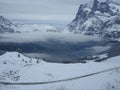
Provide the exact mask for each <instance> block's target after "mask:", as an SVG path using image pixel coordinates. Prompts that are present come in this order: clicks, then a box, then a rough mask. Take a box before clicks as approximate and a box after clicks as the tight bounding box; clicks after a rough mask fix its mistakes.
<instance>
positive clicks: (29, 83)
mask: <svg viewBox="0 0 120 90" xmlns="http://www.w3.org/2000/svg"><path fill="white" fill-rule="evenodd" d="M117 69H120V67H115V68H111V69H107V70H103V71H99V72H95V73H91V74H86V75H82V76H78V77H73V78H68V79H61V80H54V81H47V82H21V83H13V82H2V81H0V84H2V85H42V84H52V83H59V82H66V81H72V80H77V79H80V78H85V77H90V76H94V75H97V74H101V73H105V72H109V71H113V70H117Z"/></svg>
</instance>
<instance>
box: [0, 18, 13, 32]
mask: <svg viewBox="0 0 120 90" xmlns="http://www.w3.org/2000/svg"><path fill="white" fill-rule="evenodd" d="M12 26H14V24H13V23H12V22H11V21H9V20H8V19H6V18H4V17H3V16H0V33H5V32H9V33H13V32H14V30H13V29H12V28H11V27H12Z"/></svg>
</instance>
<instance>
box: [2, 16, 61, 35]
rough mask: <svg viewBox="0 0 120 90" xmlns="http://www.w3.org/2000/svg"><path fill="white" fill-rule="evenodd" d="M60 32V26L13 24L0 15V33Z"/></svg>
mask: <svg viewBox="0 0 120 90" xmlns="http://www.w3.org/2000/svg"><path fill="white" fill-rule="evenodd" d="M42 30H43V31H46V32H61V30H62V28H61V27H59V26H52V25H47V24H32V25H26V24H14V23H13V22H12V21H10V20H8V19H6V18H5V17H3V16H0V33H6V32H7V33H22V32H27V33H28V32H40V31H42Z"/></svg>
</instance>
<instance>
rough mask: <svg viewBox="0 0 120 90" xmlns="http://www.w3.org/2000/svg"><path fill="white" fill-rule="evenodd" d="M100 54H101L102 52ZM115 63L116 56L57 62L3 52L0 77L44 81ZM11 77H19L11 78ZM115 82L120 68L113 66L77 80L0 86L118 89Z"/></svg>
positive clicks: (0, 89) (119, 62)
mask: <svg viewBox="0 0 120 90" xmlns="http://www.w3.org/2000/svg"><path fill="white" fill-rule="evenodd" d="M100 56H101V57H103V56H105V54H104V55H100ZM118 66H120V56H116V57H113V58H110V59H108V60H107V61H104V62H101V63H97V62H94V61H90V62H88V63H86V64H82V63H77V64H58V63H48V62H45V61H42V60H40V59H33V58H30V57H26V56H24V55H22V54H20V53H18V52H6V53H5V54H3V55H1V56H0V81H8V82H45V81H53V80H61V79H66V78H72V77H76V76H81V75H86V74H90V73H94V72H98V71H102V70H106V69H110V68H114V67H118ZM15 77H19V78H18V79H15ZM119 84H120V71H119V70H113V71H110V72H106V73H102V74H98V75H94V76H90V77H86V78H82V79H78V80H73V81H66V82H61V83H54V84H46V85H31V86H4V85H0V90H120V87H119ZM113 86H114V89H113ZM110 87H111V89H110ZM108 88H109V89H108Z"/></svg>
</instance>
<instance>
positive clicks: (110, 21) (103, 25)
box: [68, 0, 120, 39]
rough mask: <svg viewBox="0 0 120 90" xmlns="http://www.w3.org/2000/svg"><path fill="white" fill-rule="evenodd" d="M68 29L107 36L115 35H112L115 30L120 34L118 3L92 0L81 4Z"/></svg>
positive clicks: (110, 0) (119, 5)
mask: <svg viewBox="0 0 120 90" xmlns="http://www.w3.org/2000/svg"><path fill="white" fill-rule="evenodd" d="M68 29H69V30H70V31H73V32H75V33H83V34H87V35H96V34H97V35H99V36H102V37H106V36H109V38H112V37H114V36H115V35H112V32H114V31H115V32H117V36H120V35H118V34H120V33H119V32H120V4H119V3H117V2H116V1H112V0H106V1H99V0H93V2H91V3H86V4H81V5H80V7H79V9H78V12H77V14H76V17H75V19H74V20H73V21H72V22H71V23H70V24H69V25H68ZM107 34H109V35H107ZM107 38H108V37H107ZM114 38H115V37H114ZM117 38H119V37H117ZM112 39H113V38H112Z"/></svg>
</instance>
